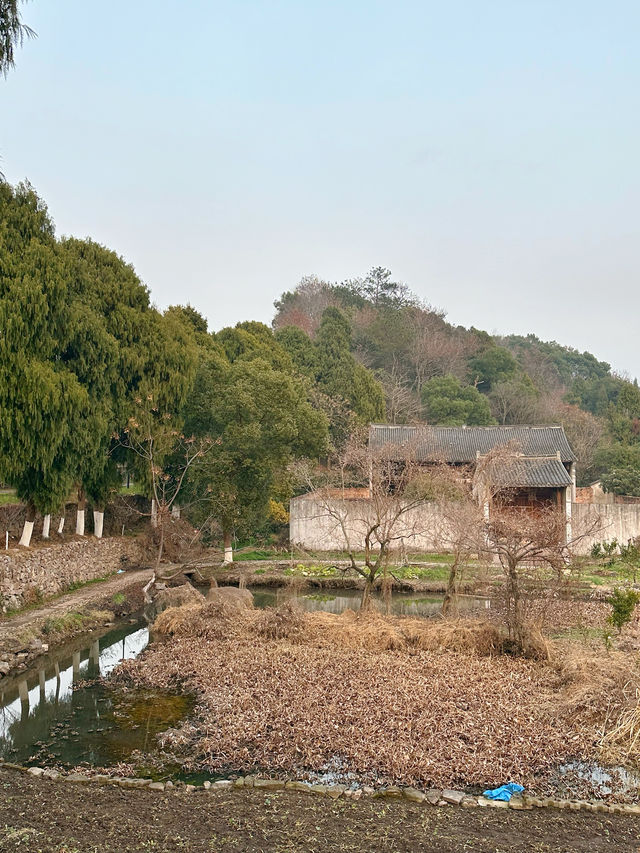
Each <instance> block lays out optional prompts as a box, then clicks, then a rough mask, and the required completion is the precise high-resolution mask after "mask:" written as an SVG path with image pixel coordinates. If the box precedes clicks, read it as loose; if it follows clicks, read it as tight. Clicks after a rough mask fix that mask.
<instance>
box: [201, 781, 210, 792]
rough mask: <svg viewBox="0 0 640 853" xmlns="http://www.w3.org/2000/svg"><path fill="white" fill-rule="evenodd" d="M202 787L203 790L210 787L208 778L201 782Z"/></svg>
mask: <svg viewBox="0 0 640 853" xmlns="http://www.w3.org/2000/svg"><path fill="white" fill-rule="evenodd" d="M202 787H203V788H204V789H205V791H208V790H209V788H210V787H211V782H209V781H208V780H207V781H206V782H203V783H202Z"/></svg>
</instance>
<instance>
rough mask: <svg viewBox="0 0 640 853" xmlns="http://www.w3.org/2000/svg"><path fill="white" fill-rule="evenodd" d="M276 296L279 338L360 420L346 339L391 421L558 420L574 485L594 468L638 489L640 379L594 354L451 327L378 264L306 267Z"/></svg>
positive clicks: (592, 475) (367, 400) (370, 405)
mask: <svg viewBox="0 0 640 853" xmlns="http://www.w3.org/2000/svg"><path fill="white" fill-rule="evenodd" d="M275 307H276V314H275V318H274V321H273V326H274V329H275V330H276V337H277V339H278V340H279V342H280V343H281V344H282V345H283V346H284V347H285V349H287V350H288V351H289V353H290V355H291V357H292V359H293V360H294V363H295V364H296V366H297V368H298V369H299V370H300V371H301V372H302V373H304V374H306V375H307V376H308V377H309V378H310V379H311V380H312V381H313V383H314V384H315V385H316V386H318V387H323V388H324V389H325V390H326V391H327V392H328V393H329V394H330V395H331V396H332V397H333V399H334V401H335V399H339V398H342V399H343V400H345V401H346V405H347V407H351V409H353V410H354V411H355V412H356V415H360V416H361V419H363V420H364V419H366V418H365V415H366V414H371V415H372V414H373V410H374V409H376V408H379V402H378V401H377V400H373V401H372V399H371V395H372V394H373V396H374V397H375V393H374V388H373V385H372V383H371V382H369V383H368V385H367V391H366V393H363V391H362V388H360V392H359V391H358V387H351V388H349V389H347V388H346V381H347V373H348V370H347V364H346V361H345V358H346V356H345V355H344V349H345V347H346V348H348V350H349V353H350V354H351V355H352V357H353V359H354V360H355V362H356V363H357V364H358V365H361V366H362V367H364V368H367V369H368V371H370V372H371V374H373V377H375V379H376V380H377V382H378V383H379V384H380V387H381V389H382V392H383V394H384V405H385V410H386V419H387V420H388V421H389V422H391V423H411V422H416V421H426V422H428V423H433V424H446V425H461V424H465V423H466V424H475V425H483V424H492V423H501V424H519V423H534V424H535V423H552V422H553V423H561V424H562V425H563V426H564V428H565V430H566V432H567V434H568V436H569V438H570V441H571V443H572V445H573V447H574V449H575V451H576V453H577V455H578V457H579V460H580V466H579V477H580V484H585V483H588V482H592V481H593V480H595V479H598V478H602V480H603V483H604V485H605V487H606V488H607V489H608V490H609V491H613V492H617V493H619V494H629V495H640V389H639V388H638V385H637V382H636V383H633V382H630V381H629V380H627V379H625V378H624V377H621V376H618V375H616V374H615V373H613V372H612V370H611V367H610V365H609V364H607V363H606V362H603V361H599V360H598V359H597V358H596V357H595V356H594V355H592V354H591V353H589V352H582V353H581V352H578V351H577V350H575V349H572V348H571V347H567V346H563V345H562V344H559V343H556V342H555V341H551V342H545V341H541V340H540V339H539V338H537V337H536V336H535V334H530V335H527V336H518V335H509V336H505V337H493V336H491V335H489V334H488V333H487V332H484V331H481V330H479V329H476V328H473V327H472V328H470V329H466V328H463V327H462V326H453V325H451V324H450V323H448V322H447V320H446V315H445V313H444V312H442V311H439V310H436V309H434V308H433V307H431V306H430V305H428V304H425V303H424V302H422V301H421V300H420V299H418V297H416V296H415V294H413V293H412V292H411V290H410V289H409V288H408V287H407V286H406V285H404V284H401V283H398V282H395V281H394V280H393V277H392V274H391V273H390V272H389V270H385V269H382V268H380V267H377V268H374V269H372V270H371V271H370V272H369V273H368V274H367V275H366V276H365V277H363V278H359V279H352V280H349V281H345V282H342V283H340V284H335V283H329V282H325V281H322V280H320V279H318V278H316V277H314V276H311V277H307V278H304V279H302V281H301V282H300V283H299V284H298V286H297V287H296V288H295V289H294V290H293V291H288V292H285V293H283V294H282V295H281V296H280V298H279V299H278V300H277V301H276V302H275ZM328 342H333V343H332V344H331V346H332V347H333V348H334V349H335V348H336V347H337V348H340V347H342V352H343V356H342V369H341V370H340V369H336V365H335V364H332V366H331V368H330V369H329V368H328V360H331V352H330V348H329V349H328ZM321 351H322V352H321ZM364 376H365V373H364V372H359V373H358V377H354V383H355V386H358V385H359V386H362V384H363V382H364ZM354 383H352V385H353V384H354Z"/></svg>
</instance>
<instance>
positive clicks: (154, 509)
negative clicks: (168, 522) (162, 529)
mask: <svg viewBox="0 0 640 853" xmlns="http://www.w3.org/2000/svg"><path fill="white" fill-rule="evenodd" d="M151 526H152V527H157V526H158V504H157V503H156V499H155V498H151Z"/></svg>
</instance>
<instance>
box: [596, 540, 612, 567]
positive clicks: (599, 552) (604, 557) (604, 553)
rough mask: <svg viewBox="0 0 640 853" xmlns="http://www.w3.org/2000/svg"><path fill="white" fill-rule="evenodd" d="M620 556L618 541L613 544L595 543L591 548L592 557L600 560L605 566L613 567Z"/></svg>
mask: <svg viewBox="0 0 640 853" xmlns="http://www.w3.org/2000/svg"><path fill="white" fill-rule="evenodd" d="M617 554H618V540H617V539H612V540H611V542H595V543H594V544H593V545H592V546H591V557H592V558H593V559H594V560H599V561H600V562H601V563H602V565H603V566H613V565H614V563H615V561H616V556H617Z"/></svg>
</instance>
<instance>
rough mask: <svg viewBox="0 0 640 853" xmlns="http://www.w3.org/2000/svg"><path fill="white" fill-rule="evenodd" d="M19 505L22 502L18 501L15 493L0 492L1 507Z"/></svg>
mask: <svg viewBox="0 0 640 853" xmlns="http://www.w3.org/2000/svg"><path fill="white" fill-rule="evenodd" d="M19 503H21V501H20V500H19V499H18V497H17V496H16V494H15V492H0V506H7V505H8V504H19Z"/></svg>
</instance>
